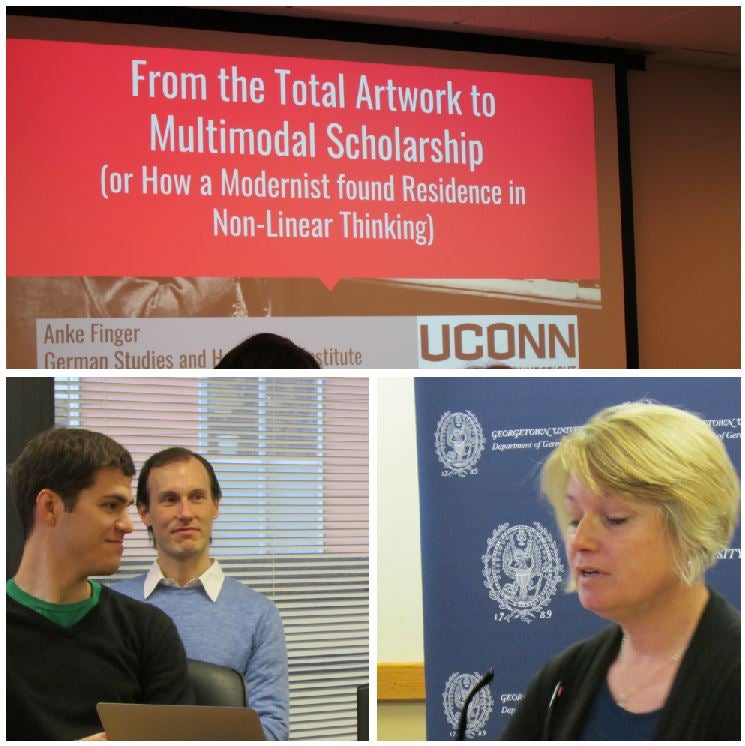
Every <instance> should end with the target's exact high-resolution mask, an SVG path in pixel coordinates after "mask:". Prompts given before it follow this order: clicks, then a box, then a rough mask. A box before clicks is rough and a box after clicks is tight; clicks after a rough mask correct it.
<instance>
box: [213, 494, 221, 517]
mask: <svg viewBox="0 0 745 746" xmlns="http://www.w3.org/2000/svg"><path fill="white" fill-rule="evenodd" d="M212 505H213V506H214V511H213V514H212V517H213V518H217V516H218V515H219V514H220V501H219V500H215V498H212Z"/></svg>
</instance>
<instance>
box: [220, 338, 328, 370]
mask: <svg viewBox="0 0 745 746" xmlns="http://www.w3.org/2000/svg"><path fill="white" fill-rule="evenodd" d="M320 367H321V366H320V365H319V363H318V360H316V358H315V357H314V356H313V355H311V353H310V352H308V351H307V350H304V349H303V348H302V347H298V345H296V344H295V343H294V342H293V341H292V340H291V339H287V337H280V336H279V335H277V334H271V333H269V332H261V333H260V334H254V335H253V336H251V337H248V339H244V340H243V342H241V343H240V344H239V345H236V346H235V347H234V348H233V349H232V350H230V351H229V352H228V353H227V354H226V355H225V357H223V359H222V360H220V362H219V363H218V364H217V365H216V366H215V368H243V369H245V368H320Z"/></svg>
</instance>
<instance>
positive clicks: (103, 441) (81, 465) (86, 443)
mask: <svg viewBox="0 0 745 746" xmlns="http://www.w3.org/2000/svg"><path fill="white" fill-rule="evenodd" d="M101 469H119V470H120V471H121V472H122V473H123V474H124V476H125V477H133V476H134V473H135V466H134V463H133V461H132V456H130V454H129V451H128V450H127V449H126V448H124V446H121V445H119V443H117V442H116V441H115V440H112V439H111V438H109V436H108V435H104V434H103V433H97V432H94V431H92V430H85V429H83V428H67V427H58V428H54V429H52V430H47V431H46V432H43V433H39V434H38V435H35V436H34V437H33V438H31V440H29V442H28V443H26V445H25V447H24V449H23V451H21V455H20V456H19V457H18V458H17V459H16V462H15V463H14V464H13V467H12V470H11V490H12V493H13V496H14V498H15V501H16V506H17V507H18V515H19V517H20V519H21V528H22V529H23V539H24V541H25V540H26V539H28V537H29V535H30V534H31V530H32V529H33V527H34V510H35V507H36V497H37V495H38V494H39V492H41V490H43V489H49V490H52V491H54V492H56V493H57V494H58V495H59V496H60V497H61V498H62V502H63V504H64V506H65V510H66V511H67V512H68V513H71V512H72V511H73V510H74V508H75V505H76V503H77V501H78V496H79V495H80V493H81V491H82V490H84V489H87V488H88V487H90V486H91V485H92V484H93V482H94V481H95V480H96V475H97V474H98V472H99V471H101Z"/></svg>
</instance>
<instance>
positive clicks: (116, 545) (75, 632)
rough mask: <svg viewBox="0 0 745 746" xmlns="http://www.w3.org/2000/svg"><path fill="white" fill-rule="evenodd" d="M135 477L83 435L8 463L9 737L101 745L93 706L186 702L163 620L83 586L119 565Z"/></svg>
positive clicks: (46, 444)
mask: <svg viewBox="0 0 745 746" xmlns="http://www.w3.org/2000/svg"><path fill="white" fill-rule="evenodd" d="M134 471H135V469H134V464H133V463H132V458H131V456H130V454H129V453H128V452H127V450H126V449H125V448H123V447H122V446H121V445H119V444H118V443H116V442H115V441H113V440H112V439H111V438H109V437H107V436H106V435H103V434H101V433H96V432H93V431H91V430H84V429H82V428H57V429H53V430H49V431H47V432H44V433H40V434H39V435H37V436H35V437H34V438H32V439H31V440H30V441H29V442H28V443H27V445H26V447H25V448H24V449H23V451H22V453H21V455H20V456H19V457H18V459H17V460H16V462H15V463H14V464H13V467H12V471H11V485H12V492H13V496H14V498H15V501H16V505H17V508H18V516H19V518H20V522H21V528H22V530H23V536H24V546H23V556H22V557H21V562H20V565H19V567H18V571H17V573H16V575H15V577H14V578H12V579H11V580H9V581H8V582H7V584H6V630H7V651H6V662H7V701H6V734H5V735H6V737H7V739H8V740H11V741H15V740H24V741H26V740H28V741H37V740H74V739H81V738H83V739H86V740H103V739H104V738H105V734H103V733H101V722H100V720H99V719H98V714H97V712H96V704H97V703H98V702H139V703H147V704H188V703H191V702H193V694H192V691H191V686H190V684H189V678H188V673H187V668H186V656H185V654H184V647H183V645H182V644H181V640H180V639H179V636H178V633H177V632H176V628H175V627H174V625H173V622H172V621H171V620H170V619H169V618H168V617H167V616H166V615H165V614H163V613H162V612H161V611H159V610H158V609H154V608H152V607H149V606H147V605H146V604H142V603H137V602H136V601H133V600H132V599H131V598H127V597H125V596H122V595H121V594H119V593H115V592H114V591H112V590H110V589H109V588H106V587H105V586H102V585H101V584H100V583H96V582H92V581H90V580H88V576H90V575H94V576H95V575H110V574H111V573H113V572H115V571H116V569H117V568H118V567H119V563H120V561H121V556H122V549H123V544H124V537H125V536H126V535H127V534H128V533H130V532H131V531H132V520H131V518H130V516H129V513H128V511H127V509H128V507H129V506H130V505H131V503H132V476H133V475H134Z"/></svg>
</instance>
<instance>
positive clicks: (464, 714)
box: [457, 668, 494, 741]
mask: <svg viewBox="0 0 745 746" xmlns="http://www.w3.org/2000/svg"><path fill="white" fill-rule="evenodd" d="M493 678H494V669H493V668H490V669H489V670H488V671H487V672H486V673H485V674H484V675H483V676H482V677H481V678H480V679H479V680H478V681H477V682H476V683H475V684H474V685H473V688H472V689H471V691H470V692H468V695H467V696H466V701H465V702H464V703H463V709H462V710H461V711H460V720H459V721H458V738H457V740H458V741H463V740H465V738H466V724H467V723H468V707H469V705H470V704H471V700H472V699H473V698H474V697H475V696H476V695H477V694H478V693H479V692H480V691H481V690H482V689H483V688H484V687H485V686H486V685H487V684H488V683H489V682H490V681H491V680H492V679H493Z"/></svg>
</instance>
